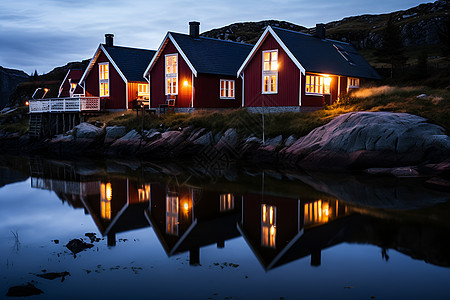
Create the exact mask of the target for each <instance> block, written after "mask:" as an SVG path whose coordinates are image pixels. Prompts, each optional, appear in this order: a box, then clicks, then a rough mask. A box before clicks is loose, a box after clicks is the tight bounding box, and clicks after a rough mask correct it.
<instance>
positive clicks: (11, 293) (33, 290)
mask: <svg viewBox="0 0 450 300" xmlns="http://www.w3.org/2000/svg"><path fill="white" fill-rule="evenodd" d="M43 293H44V292H43V291H41V290H40V289H38V288H37V287H35V286H34V285H32V284H31V283H28V284H27V285H19V286H13V287H10V288H9V290H8V293H7V294H6V297H29V296H35V295H40V294H43Z"/></svg>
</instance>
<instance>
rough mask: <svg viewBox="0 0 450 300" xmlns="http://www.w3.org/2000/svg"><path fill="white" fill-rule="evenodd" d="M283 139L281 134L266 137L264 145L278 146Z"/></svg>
mask: <svg viewBox="0 0 450 300" xmlns="http://www.w3.org/2000/svg"><path fill="white" fill-rule="evenodd" d="M282 140H283V136H281V135H279V136H277V137H274V138H271V139H268V140H267V141H266V143H265V145H271V146H275V147H276V146H278V145H280V144H281V141H282Z"/></svg>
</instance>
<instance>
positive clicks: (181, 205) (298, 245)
mask: <svg viewBox="0 0 450 300" xmlns="http://www.w3.org/2000/svg"><path fill="white" fill-rule="evenodd" d="M449 200H450V194H448V193H442V192H436V191H433V190H429V189H427V188H425V187H424V186H423V182H422V180H418V179H415V180H404V179H403V180H399V179H394V178H383V177H373V176H368V175H364V174H326V173H317V174H316V173H300V172H298V173H295V172H283V171H275V170H263V169H258V168H255V167H248V166H237V165H233V164H229V165H227V166H226V167H225V168H224V167H223V165H221V166H220V167H217V165H216V166H207V167H205V166H204V165H193V166H184V165H179V164H175V163H172V164H168V163H161V164H154V163H150V162H139V161H113V160H102V161H94V160H89V159H82V160H80V159H78V160H73V161H72V160H65V161H62V160H46V159H40V158H24V157H2V156H0V240H1V242H0V299H3V298H8V297H6V295H7V293H9V292H11V290H10V289H11V288H13V287H19V286H26V285H28V284H30V285H29V287H30V286H34V287H35V288H36V289H38V291H40V292H42V294H40V295H35V296H30V297H29V298H30V299H95V298H98V299H125V298H130V299H374V298H375V299H448V297H449V295H450V268H449V267H450V218H449V216H450V203H449ZM86 234H87V235H86ZM73 239H82V240H83V241H84V242H85V243H87V244H91V245H93V246H91V247H90V248H87V249H86V250H83V251H81V252H78V253H73V251H71V250H69V249H68V248H67V247H66V245H67V244H68V243H69V242H70V241H71V240H73ZM75 252H76V251H75ZM63 272H67V273H63ZM68 273H69V274H70V275H69V274H68ZM46 275H47V276H46ZM62 275H64V276H62ZM45 277H47V278H45ZM54 277H56V278H54ZM52 278H54V279H52ZM36 289H35V290H34V292H36V291H37V290H36Z"/></svg>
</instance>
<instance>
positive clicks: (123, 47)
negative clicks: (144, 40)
mask: <svg viewBox="0 0 450 300" xmlns="http://www.w3.org/2000/svg"><path fill="white" fill-rule="evenodd" d="M102 45H103V47H105V48H122V49H129V50H139V51H152V52H156V50H151V49H144V48H134V47H125V46H116V45H113V46H108V45H106V44H102Z"/></svg>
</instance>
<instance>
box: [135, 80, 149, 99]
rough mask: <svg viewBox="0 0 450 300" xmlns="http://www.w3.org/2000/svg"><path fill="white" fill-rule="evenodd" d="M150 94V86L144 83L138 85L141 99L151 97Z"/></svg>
mask: <svg viewBox="0 0 450 300" xmlns="http://www.w3.org/2000/svg"><path fill="white" fill-rule="evenodd" d="M149 95H150V94H149V92H148V84H144V83H138V96H141V97H145V96H147V97H148V96H149Z"/></svg>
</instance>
